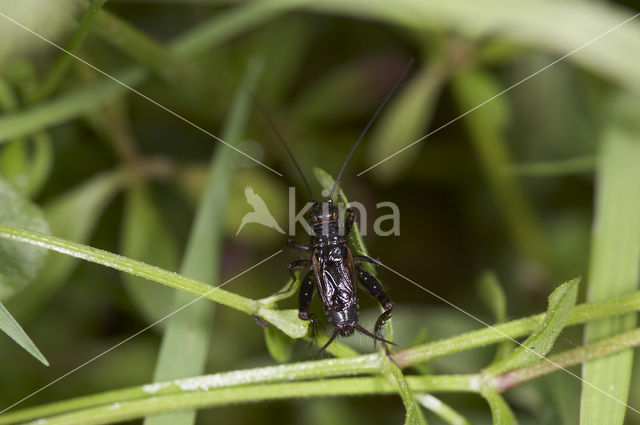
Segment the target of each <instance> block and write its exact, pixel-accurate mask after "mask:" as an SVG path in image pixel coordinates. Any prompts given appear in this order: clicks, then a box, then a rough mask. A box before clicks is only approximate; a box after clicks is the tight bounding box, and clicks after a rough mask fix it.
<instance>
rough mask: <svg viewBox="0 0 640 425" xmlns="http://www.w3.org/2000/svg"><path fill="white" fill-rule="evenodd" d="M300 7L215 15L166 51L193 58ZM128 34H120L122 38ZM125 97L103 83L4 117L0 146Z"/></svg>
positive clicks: (127, 74)
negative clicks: (290, 9) (192, 56)
mask: <svg viewBox="0 0 640 425" xmlns="http://www.w3.org/2000/svg"><path fill="white" fill-rule="evenodd" d="M299 3H300V1H299V0H298V1H291V4H289V3H286V4H283V5H276V4H274V3H273V2H264V3H260V2H256V3H250V4H247V5H245V6H241V7H239V8H237V9H234V10H232V11H231V12H228V13H225V14H221V15H220V16H218V15H216V16H215V17H214V18H212V19H210V20H208V21H206V22H204V23H203V24H202V25H200V26H198V27H196V28H194V29H192V30H190V31H189V32H187V33H186V34H183V35H182V36H180V37H178V38H177V39H176V40H174V41H173V42H171V43H169V44H170V49H169V50H170V52H171V53H172V54H176V55H180V56H191V55H196V54H198V53H201V52H203V51H206V49H209V48H211V47H213V46H215V45H216V44H218V43H221V42H223V41H224V40H227V39H229V38H231V37H233V36H234V35H237V34H239V33H242V32H244V31H246V30H247V29H249V28H251V27H253V26H255V25H258V24H260V23H262V22H264V21H266V20H268V19H271V18H273V17H275V16H276V15H278V14H281V13H284V12H285V11H286V10H288V8H291V7H293V5H298V4H299ZM127 34H128V33H125V34H124V35H123V34H121V36H126V35H127ZM137 42H138V41H137V40H130V39H125V40H123V41H122V43H124V44H126V43H137ZM147 76H148V73H147V72H146V70H145V69H143V68H141V67H135V68H130V69H128V70H124V71H122V72H119V73H116V74H114V77H115V78H117V79H118V80H120V81H122V82H123V83H125V84H127V85H129V86H136V85H138V84H140V83H142V82H143V81H144V80H145V79H146V78H147ZM128 93H129V92H128V90H127V89H126V88H125V87H123V86H121V85H120V84H118V83H116V82H114V81H111V80H108V79H103V80H101V81H99V82H97V83H94V84H92V85H91V86H89V87H86V88H83V89H80V90H74V91H72V92H70V93H65V94H63V95H60V96H58V97H56V98H55V99H53V100H51V101H49V102H47V103H43V104H39V105H37V106H34V107H32V108H30V109H27V110H24V111H21V112H16V113H14V114H7V115H5V116H2V117H0V143H2V142H6V141H7V140H11V139H13V138H15V137H20V136H26V135H29V134H31V133H33V132H35V131H38V130H42V129H44V128H47V127H50V126H52V125H55V124H60V123H62V122H66V121H68V120H71V119H74V118H77V117H79V116H82V115H84V114H86V113H87V111H91V110H93V109H96V108H98V107H100V106H103V105H106V104H108V103H110V102H112V101H114V100H115V99H117V98H118V97H119V96H122V95H124V94H128Z"/></svg>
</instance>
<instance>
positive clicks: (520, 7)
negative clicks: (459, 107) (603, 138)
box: [307, 0, 640, 106]
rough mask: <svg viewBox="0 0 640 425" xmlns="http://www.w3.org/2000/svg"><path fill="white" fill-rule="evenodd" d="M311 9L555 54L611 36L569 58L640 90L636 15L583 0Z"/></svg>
mask: <svg viewBox="0 0 640 425" xmlns="http://www.w3.org/2000/svg"><path fill="white" fill-rule="evenodd" d="M307 8H309V9H313V10H319V11H323V12H328V13H338V14H346V15H349V16H355V17H358V18H360V19H376V20H380V21H383V22H387V23H394V24H396V25H399V26H401V27H403V28H405V29H408V30H413V31H417V32H418V33H419V34H423V33H424V32H425V31H427V30H429V29H431V30H439V31H446V32H448V33H451V32H452V33H456V34H460V35H463V36H465V37H469V38H471V39H475V40H487V39H488V38H497V39H499V40H505V41H513V42H517V43H519V44H524V45H527V46H532V47H536V48H539V49H540V50H543V51H547V52H552V53H556V54H557V55H564V54H567V53H569V52H571V51H573V50H575V49H577V48H578V47H579V46H581V45H584V44H585V43H588V42H591V41H594V39H595V38H596V37H599V36H601V35H602V34H604V33H606V32H608V31H609V33H608V34H606V36H603V37H601V38H599V39H598V40H597V42H593V43H591V44H590V45H588V47H586V48H584V49H583V50H581V51H579V52H576V53H575V54H573V55H571V56H569V57H568V58H567V59H568V60H569V61H571V62H573V63H576V64H578V65H580V66H581V67H583V68H585V69H588V70H590V71H592V72H595V73H597V74H599V75H601V76H603V77H604V78H607V79H609V80H610V81H612V82H615V83H617V84H620V85H622V86H624V87H627V88H630V89H634V90H637V89H638V88H640V79H638V74H639V73H640V60H639V59H638V58H640V44H639V43H638V42H637V40H638V39H640V21H639V20H638V19H637V18H636V19H635V20H634V21H630V22H628V23H627V24H625V25H622V26H620V24H622V23H623V22H624V21H626V20H628V19H630V18H631V17H632V16H634V15H633V12H632V11H631V10H630V9H624V8H622V7H620V6H614V5H612V4H606V3H600V2H584V1H580V0H567V1H561V2H549V1H546V0H523V1H518V2H514V1H511V0H485V1H481V2H473V1H468V0H449V1H440V0H398V1H394V2H389V1H387V0H351V1H348V2H345V1H342V0H325V1H322V2H310V3H309V5H308V6H307ZM618 26H619V27H618ZM616 27H618V28H616ZM614 28H616V29H615V30H613V29H614ZM549 62H551V61H549ZM522 77H523V78H524V77H525V76H524V75H523V76H522ZM474 106H475V105H474Z"/></svg>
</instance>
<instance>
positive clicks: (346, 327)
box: [340, 324, 353, 336]
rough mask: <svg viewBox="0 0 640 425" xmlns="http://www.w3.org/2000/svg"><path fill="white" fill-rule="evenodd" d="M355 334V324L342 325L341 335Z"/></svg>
mask: <svg viewBox="0 0 640 425" xmlns="http://www.w3.org/2000/svg"><path fill="white" fill-rule="evenodd" d="M351 335H353V325H352V324H345V325H342V326H341V327H340V336H351Z"/></svg>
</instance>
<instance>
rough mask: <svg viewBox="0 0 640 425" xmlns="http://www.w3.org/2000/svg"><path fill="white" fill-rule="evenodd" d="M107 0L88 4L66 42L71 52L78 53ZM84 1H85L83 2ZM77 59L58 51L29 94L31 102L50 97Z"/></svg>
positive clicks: (92, 1) (95, 0) (94, 0)
mask: <svg viewBox="0 0 640 425" xmlns="http://www.w3.org/2000/svg"><path fill="white" fill-rule="evenodd" d="M106 1H107V0H91V3H89V5H88V6H87V10H86V12H85V14H84V16H83V17H82V20H81V21H80V25H78V28H76V30H75V32H74V33H73V36H72V37H71V39H70V40H69V42H68V43H67V44H66V46H65V49H66V50H67V51H69V52H71V53H76V52H77V50H78V48H79V47H80V45H81V44H82V40H84V37H85V36H86V34H87V32H88V31H89V27H90V26H91V23H92V22H93V19H94V18H95V16H96V13H97V12H99V11H100V8H101V7H102V5H103V4H104V3H105V2H106ZM83 3H84V2H83ZM74 60H75V59H74V58H73V57H72V56H71V55H69V54H67V53H64V52H58V56H57V58H56V60H55V62H54V63H53V65H52V66H51V67H50V68H49V71H48V72H47V74H46V76H45V77H44V78H43V80H42V83H41V84H40V85H39V86H38V87H37V88H36V90H35V92H34V93H32V94H31V95H30V96H29V98H30V99H29V100H30V103H35V102H38V101H40V100H42V99H44V98H47V97H49V95H51V94H52V93H53V92H54V91H55V90H56V89H57V88H58V87H59V86H60V82H61V81H62V79H63V77H64V75H65V73H66V72H67V70H68V69H69V67H70V66H71V63H72V62H73V61H74Z"/></svg>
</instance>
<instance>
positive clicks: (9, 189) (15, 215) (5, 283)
mask: <svg viewBox="0 0 640 425" xmlns="http://www.w3.org/2000/svg"><path fill="white" fill-rule="evenodd" d="M0 224H3V225H8V226H16V227H21V228H25V229H30V230H35V231H37V232H44V233H48V232H49V224H48V223H47V220H46V219H45V217H44V214H43V212H42V210H40V208H38V207H37V206H36V205H35V204H33V203H31V201H30V200H28V199H27V198H25V197H24V196H23V195H22V194H21V193H20V192H18V191H17V190H16V189H15V188H14V187H13V186H12V185H11V184H10V183H8V182H7V181H5V180H2V179H0ZM46 256H47V252H46V250H44V249H42V248H39V247H35V246H29V245H23V244H20V243H16V242H14V241H8V240H3V241H1V242H0V302H3V301H6V300H7V299H9V298H10V297H12V296H13V295H15V294H16V293H17V292H18V291H20V290H22V289H24V288H25V287H26V286H27V285H29V284H30V283H31V282H33V280H34V279H35V278H36V276H37V275H38V272H39V271H40V269H41V268H42V266H43V265H44V262H45V259H46Z"/></svg>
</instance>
